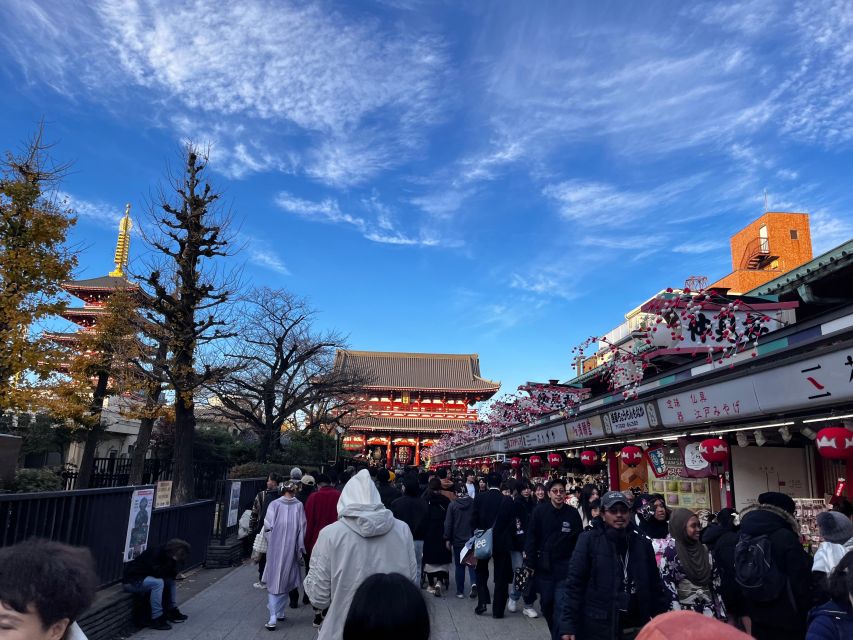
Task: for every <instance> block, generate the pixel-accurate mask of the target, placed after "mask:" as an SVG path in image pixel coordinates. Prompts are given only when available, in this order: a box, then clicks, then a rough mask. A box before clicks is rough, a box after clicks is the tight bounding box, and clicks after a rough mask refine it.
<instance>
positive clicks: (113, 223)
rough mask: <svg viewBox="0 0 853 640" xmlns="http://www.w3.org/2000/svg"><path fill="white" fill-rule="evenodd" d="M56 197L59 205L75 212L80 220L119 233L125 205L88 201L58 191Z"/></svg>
mask: <svg viewBox="0 0 853 640" xmlns="http://www.w3.org/2000/svg"><path fill="white" fill-rule="evenodd" d="M55 196H56V201H57V203H59V204H60V205H62V206H65V207H68V208H69V209H71V210H73V211H74V213H75V214H77V216H78V218H80V219H82V220H88V221H90V222H94V223H97V224H99V225H101V226H104V227H109V228H115V229H116V231H118V222H119V220H121V217H122V216H123V215H124V209H125V208H124V205H117V204H116V205H113V204H109V203H107V202H104V201H102V200H86V199H85V198H78V197H76V196H73V195H71V194H70V193H68V192H66V191H58V192H57V193H56V194H55ZM131 213H133V212H131Z"/></svg>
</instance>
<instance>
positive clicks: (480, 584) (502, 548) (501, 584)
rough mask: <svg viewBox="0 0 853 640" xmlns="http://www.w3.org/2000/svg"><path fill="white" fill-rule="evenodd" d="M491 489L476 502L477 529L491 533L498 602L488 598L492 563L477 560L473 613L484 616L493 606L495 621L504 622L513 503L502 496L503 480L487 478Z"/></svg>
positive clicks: (475, 522) (508, 579) (510, 571)
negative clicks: (488, 608) (475, 600)
mask: <svg viewBox="0 0 853 640" xmlns="http://www.w3.org/2000/svg"><path fill="white" fill-rule="evenodd" d="M486 484H487V485H488V489H487V490H486V491H484V492H482V493H478V494H477V497H475V498H474V514H473V516H472V523H473V526H474V529H475V530H476V529H481V530H483V531H485V530H486V529H491V530H492V561H493V562H494V570H495V601H494V603H492V602H491V596H490V594H489V561H488V560H477V607H476V608H475V609H474V613H476V614H477V615H482V614H483V613H485V611H486V605H488V604H492V617H494V618H503V617H504V609H505V607H506V601H507V598H508V597H509V583H510V582H512V560H511V559H510V553H509V550H510V540H509V538H510V535H509V533H510V531H509V521H510V517H511V512H512V500H511V499H510V498H509V497H508V496H505V495H504V494H503V493H501V489H500V486H501V476H500V474H498V473H490V474H489V475H488V477H487V478H486Z"/></svg>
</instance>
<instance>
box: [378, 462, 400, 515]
mask: <svg viewBox="0 0 853 640" xmlns="http://www.w3.org/2000/svg"><path fill="white" fill-rule="evenodd" d="M376 489H377V490H378V491H379V498H380V499H381V500H382V504H384V505H385V508H386V509H390V508H391V504H392V503H393V502H394V500H396V499H397V498H399V497H400V492H399V491H397V487H395V486H394V485H393V484H391V474H390V473H389V471H388V469H380V470H379V471H377V472H376Z"/></svg>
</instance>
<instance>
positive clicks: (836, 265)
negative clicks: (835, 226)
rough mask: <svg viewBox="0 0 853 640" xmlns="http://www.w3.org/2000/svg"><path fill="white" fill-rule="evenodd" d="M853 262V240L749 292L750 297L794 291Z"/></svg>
mask: <svg viewBox="0 0 853 640" xmlns="http://www.w3.org/2000/svg"><path fill="white" fill-rule="evenodd" d="M851 262H853V240H848V241H847V242H845V243H844V244H842V245H839V246H837V247H835V249H830V250H829V251H827V252H826V253H823V254H821V255H819V256H818V257H817V258H813V259H812V260H811V261H810V262H806V263H805V264H802V265H800V266H799V267H797V268H796V269H792V270H791V271H789V272H787V273H784V274H782V275H781V276H779V277H778V278H775V279H773V280H771V281H770V282H765V283H764V284H763V285H761V286H760V287H756V288H755V289H753V290H752V291H748V292H747V293H746V295H748V296H766V295H771V294H777V295H778V294H780V293H782V292H784V291H786V290H794V289H796V288H797V287H798V286H799V285H801V284H804V283H808V282H811V281H812V280H816V279H817V278H821V277H823V276H825V275H826V274H827V273H832V272H834V271H837V270H838V269H841V268H842V267H845V266H847V265H848V264H850V263H851Z"/></svg>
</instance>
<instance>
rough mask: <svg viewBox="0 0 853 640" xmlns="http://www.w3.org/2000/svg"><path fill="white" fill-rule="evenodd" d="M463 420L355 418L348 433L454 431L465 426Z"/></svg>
mask: <svg viewBox="0 0 853 640" xmlns="http://www.w3.org/2000/svg"><path fill="white" fill-rule="evenodd" d="M465 423H466V421H465V420H442V419H440V418H373V417H363V418H356V419H355V420H354V421H353V423H352V424H351V425H350V427H349V429H350V431H359V430H360V429H362V430H365V431H400V432H405V431H426V432H438V431H454V430H456V429H461V428H462V427H464V426H465Z"/></svg>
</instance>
